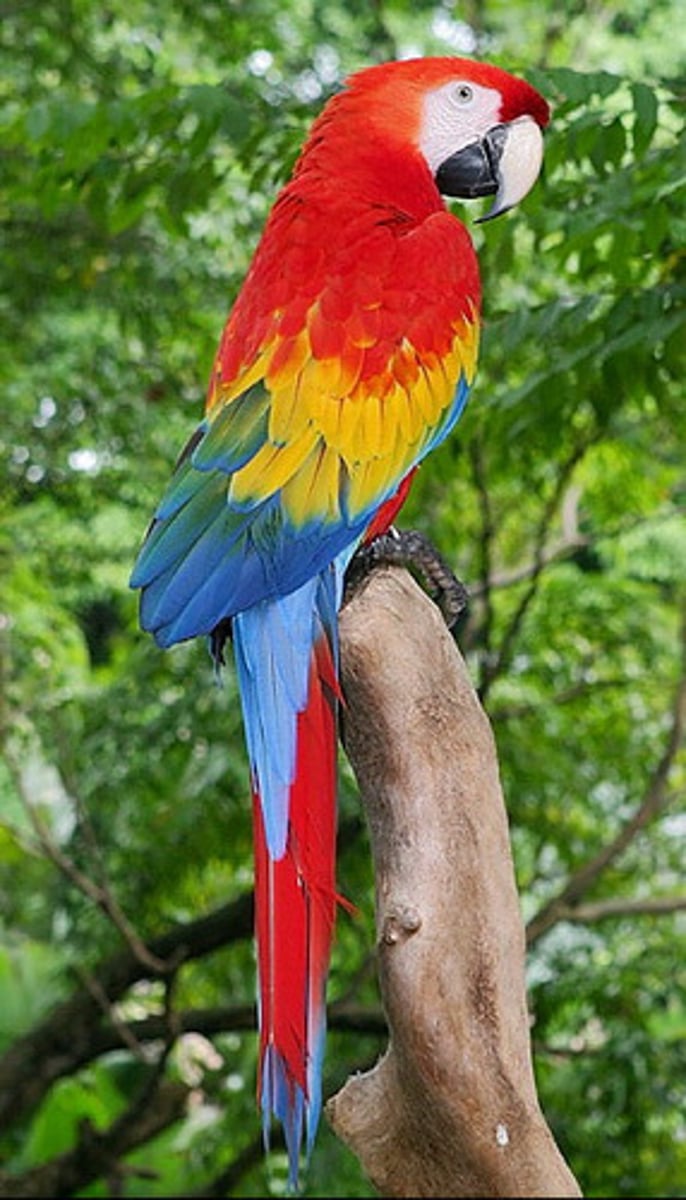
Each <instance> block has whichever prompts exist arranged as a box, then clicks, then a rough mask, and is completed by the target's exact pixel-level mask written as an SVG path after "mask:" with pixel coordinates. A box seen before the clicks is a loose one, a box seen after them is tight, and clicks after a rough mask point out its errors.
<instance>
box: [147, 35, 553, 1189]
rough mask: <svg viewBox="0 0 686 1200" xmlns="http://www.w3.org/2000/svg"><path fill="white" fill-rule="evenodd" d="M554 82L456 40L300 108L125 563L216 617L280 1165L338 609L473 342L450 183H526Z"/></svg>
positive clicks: (288, 1117)
mask: <svg viewBox="0 0 686 1200" xmlns="http://www.w3.org/2000/svg"><path fill="white" fill-rule="evenodd" d="M547 121H548V106H547V104H546V102H545V100H544V99H543V98H542V97H541V96H540V95H539V93H538V92H537V91H535V90H534V88H532V87H531V86H530V85H529V84H528V83H526V82H525V81H524V80H522V79H519V78H515V77H514V76H512V75H510V74H508V73H506V72H505V71H503V70H500V69H499V68H497V67H495V66H491V65H488V64H486V63H481V62H475V61H471V60H467V59H461V58H452V57H446V58H424V59H412V60H406V61H402V62H391V63H387V64H383V65H380V66H374V67H370V68H368V69H366V70H362V71H359V72H358V73H357V74H355V75H353V76H352V77H351V78H350V79H348V80H347V82H346V85H345V86H344V88H343V90H341V91H340V92H339V93H338V94H337V95H335V96H334V97H333V98H332V99H331V100H329V102H328V103H327V104H326V106H325V107H324V109H323V111H322V113H321V114H320V116H319V117H318V119H317V120H316V121H315V122H314V125H313V126H312V129H311V132H310V134H309V137H308V138H307V141H306V142H305V144H304V146H303V149H302V151H301V153H300V156H299V158H298V160H297V162H296V165H295V168H294V170H293V174H292V177H291V179H290V180H289V182H288V183H287V184H286V185H285V187H284V188H283V189H282V191H281V192H280V194H279V196H278V197H277V199H276V202H275V204H274V206H273V208H272V211H271V213H270V216H269V218H268V220H267V223H266V227H265V230H264V233H263V235H262V238H261V240H260V242H259V245H258V247H257V249H256V251H255V254H254V257H253V260H252V263H251V266H250V269H249V271H248V273H247V276H246V278H245V281H244V283H243V286H242V288H241V290H240V293H239V295H238V298H237V299H236V302H235V304H234V306H233V309H232V311H231V313H230V315H229V317H228V320H227V322H226V326H225V328H224V332H223V335H222V338H221V341H220V344H219V348H218V351H217V355H216V359H215V362H214V367H213V370H212V375H211V378H210V381H209V388H208V394H207V406H206V411H205V415H204V417H203V419H202V421H201V422H200V424H199V425H198V427H197V429H196V430H195V432H194V433H193V435H192V437H191V438H190V441H189V442H188V444H187V446H186V448H185V450H184V451H183V453H182V454H181V457H180V459H179V461H178V463H177V465H176V469H175V471H174V474H173V476H172V479H171V482H170V484H169V487H168V489H167V491H166V493H165V495H164V496H163V498H162V500H161V503H160V504H159V507H158V508H157V511H156V512H155V515H154V519H153V521H152V524H151V526H150V529H149V531H148V534H147V536H146V538H145V541H144V544H143V546H142V548H141V551H140V554H139V557H138V560H137V563H136V566H135V569H134V572H133V575H132V578H131V584H132V586H133V587H135V588H140V589H141V606H140V619H141V625H142V627H143V629H145V630H149V631H150V632H151V633H152V634H153V635H154V637H155V639H156V641H157V643H158V645H160V646H163V647H166V646H171V645H173V644H174V643H175V642H181V641H184V640H186V639H187V638H193V637H197V636H200V635H207V636H208V637H209V638H210V641H211V646H212V648H213V652H214V654H215V657H217V658H220V657H221V654H222V647H223V643H224V640H225V638H226V636H227V632H228V631H229V630H230V631H231V637H232V641H233V647H234V654H235V664H236V671H237V675H238V682H239V688H240V694H241V701H242V707H243V716H244V724H245V734H246V741H247V747H248V754H249V759H250V770H251V778H252V788H253V796H254V805H253V820H254V836H255V877H256V878H255V883H256V936H257V946H258V975H259V981H258V982H259V1006H258V1008H259V1026H260V1055H259V1086H258V1094H259V1098H260V1103H261V1107H262V1112H263V1121H264V1128H265V1136H267V1135H268V1130H269V1126H270V1124H271V1119H272V1116H273V1115H275V1116H276V1117H277V1118H278V1119H279V1120H280V1121H281V1122H282V1123H283V1127H284V1132H285V1138H286V1143H287V1147H288V1154H289V1160H290V1175H291V1181H292V1183H293V1184H295V1183H296V1181H297V1178H298V1166H299V1156H300V1150H301V1145H302V1141H303V1138H305V1140H306V1143H307V1147H308V1149H309V1148H311V1145H312V1141H313V1138H314V1134H315V1130H316V1127H317V1121H318V1117H319V1113H320V1107H321V1068H322V1054H323V1044H324V1023H325V984H326V975H327V970H328V964H329V953H330V945H331V937H332V930H333V924H334V915H335V907H336V889H335V878H334V876H335V826H336V709H337V704H338V702H339V700H340V689H339V683H338V645H337V614H338V609H339V606H340V603H341V596H342V586H343V579H344V575H345V572H346V569H347V567H348V565H349V563H350V560H351V558H352V556H353V554H354V553H355V551H356V550H357V549H358V547H360V546H361V545H362V544H364V543H365V542H369V540H370V539H371V538H373V537H375V536H376V535H377V534H380V533H383V532H384V530H386V529H387V528H388V527H389V525H390V523H391V522H392V520H393V519H394V517H395V515H396V513H397V511H398V509H399V508H400V505H401V504H402V502H403V500H404V499H405V496H406V494H407V490H408V487H409V483H410V481H411V479H412V475H413V473H414V471H415V469H416V467H417V466H418V464H419V463H420V462H421V460H422V459H423V458H424V457H425V456H426V455H427V454H428V453H429V451H431V450H432V449H433V448H434V447H435V446H437V445H438V444H439V443H440V442H442V441H443V439H444V438H445V437H446V436H447V435H448V434H449V433H450V431H451V429H452V428H453V427H454V425H455V423H456V421H457V420H458V418H459V416H460V414H461V412H462V410H463V408H464V405H465V402H466V400H467V396H468V394H469V391H470V388H471V385H472V381H473V378H474V372H475V367H476V360H477V350H478V342H479V309H480V283H479V270H478V265H477V260H476V255H475V252H474V248H473V246H472V242H471V239H470V237H469V234H468V233H467V231H466V229H465V228H464V226H463V225H462V224H461V223H460V222H459V220H457V218H456V217H455V216H454V215H452V214H451V213H450V212H448V211H447V209H446V207H445V204H444V202H443V199H442V196H450V197H458V198H461V199H470V198H474V197H484V196H492V197H494V200H493V205H492V207H491V209H490V211H489V212H488V213H487V215H486V217H485V218H482V219H484V220H486V219H490V218H493V217H496V216H498V215H499V214H500V213H504V212H506V211H507V210H508V209H509V208H511V207H512V206H513V205H515V204H517V203H518V201H520V200H521V199H522V198H523V197H524V196H525V195H526V193H527V192H528V191H529V189H530V188H531V187H532V185H533V184H534V182H535V180H536V177H537V175H538V173H539V170H540V165H541V159H542V133H541V130H542V128H543V127H544V126H545V125H546V123H547Z"/></svg>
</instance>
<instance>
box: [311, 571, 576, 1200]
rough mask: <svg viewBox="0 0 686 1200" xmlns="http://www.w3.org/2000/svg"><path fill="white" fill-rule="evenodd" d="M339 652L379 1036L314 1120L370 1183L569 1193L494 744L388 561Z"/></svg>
mask: <svg viewBox="0 0 686 1200" xmlns="http://www.w3.org/2000/svg"><path fill="white" fill-rule="evenodd" d="M341 656H342V682H343V689H344V693H345V697H346V703H347V707H346V708H345V713H344V735H345V737H344V740H345V744H346V748H347V751H348V754H349V757H350V760H351V762H352V765H353V768H354V770H355V774H356V776H357V779H358V782H359V784H360V789H361V792H362V798H363V801H364V805H365V809H366V812H367V816H368V819H369V824H370V829H371V836H372V849H373V855H374V865H375V881H376V907H377V931H378V941H379V949H378V953H379V974H380V980H381V987H382V993H383V997H384V1005H385V1008H386V1013H387V1017H388V1022H389V1026H390V1030H391V1038H390V1045H389V1048H388V1050H387V1051H386V1053H385V1055H384V1057H383V1058H382V1059H381V1060H380V1062H379V1063H378V1064H377V1065H376V1067H375V1068H374V1069H373V1070H372V1071H370V1072H368V1073H366V1074H364V1075H357V1076H353V1077H351V1078H350V1079H349V1080H348V1082H347V1083H346V1084H345V1086H344V1087H343V1089H342V1090H341V1091H340V1092H338V1093H337V1095H336V1096H334V1097H333V1098H332V1099H331V1100H330V1101H329V1103H328V1105H327V1109H326V1111H327V1115H328V1117H329V1120H330V1121H331V1124H332V1126H333V1128H334V1130H335V1132H336V1133H337V1134H338V1135H339V1136H340V1137H341V1138H342V1139H343V1140H344V1141H345V1142H346V1143H347V1144H348V1145H349V1146H350V1148H351V1149H352V1150H353V1151H354V1153H355V1154H357V1156H358V1157H359V1159H360V1161H361V1163H362V1165H363V1167H364V1169H365V1171H366V1172H367V1174H368V1175H369V1177H370V1178H371V1179H372V1181H373V1182H374V1184H375V1185H376V1187H377V1188H378V1189H379V1191H380V1192H381V1194H382V1195H385V1196H391V1197H392V1196H479V1195H482V1196H483V1195H486V1196H578V1195H579V1194H580V1193H579V1189H578V1185H577V1183H576V1181H575V1179H574V1177H573V1176H572V1174H571V1172H570V1171H569V1168H568V1167H567V1165H566V1163H565V1162H564V1160H563V1158H562V1156H561V1154H560V1152H559V1150H558V1149H557V1147H556V1145H555V1142H554V1141H553V1138H552V1135H551V1133H550V1131H549V1129H548V1126H547V1125H546V1123H545V1121H544V1119H543V1116H542V1114H541V1111H540V1107H539V1104H538V1099H537V1095H536V1088H535V1083H534V1078H533V1072H532V1068H531V1057H530V1042H529V1025H528V1016H527V1008H526V995H525V986H524V932H523V927H522V922H521V918H520V915H519V905H518V897H517V893H516V889H515V882H514V872H513V867H512V860H511V853H510V845H509V839H508V830H507V820H506V815H505V809H504V805H503V799H502V794H501V791H500V784H499V778H498V764H497V758H496V752H495V747H494V742H493V737H492V733H491V729H490V725H489V723H488V720H487V718H486V716H485V714H484V712H483V710H482V708H481V706H480V704H479V702H478V699H477V697H476V694H475V692H474V689H473V687H472V685H471V683H470V681H469V678H468V676H467V672H466V669H465V667H464V664H463V662H462V659H461V657H460V655H459V653H458V651H457V649H456V647H455V644H454V642H453V640H452V638H451V637H450V635H449V633H448V631H447V630H446V629H445V627H444V625H443V622H442V621H441V618H440V616H439V615H438V612H437V610H436V609H435V607H434V606H433V605H432V604H431V603H430V602H429V601H428V600H427V598H426V597H425V596H424V595H423V594H422V592H421V591H420V589H419V588H418V587H417V585H416V584H415V583H414V582H413V581H412V579H411V578H410V577H409V576H408V575H407V574H406V573H405V572H400V571H398V570H397V569H392V570H389V569H384V570H380V571H375V572H374V573H373V574H372V575H371V576H370V577H369V578H368V579H367V580H366V581H365V582H364V584H363V585H362V587H361V588H360V589H359V590H358V591H357V592H356V593H355V595H354V596H353V598H352V600H351V601H350V603H349V604H347V605H346V607H345V608H344V610H343V612H342V614H341Z"/></svg>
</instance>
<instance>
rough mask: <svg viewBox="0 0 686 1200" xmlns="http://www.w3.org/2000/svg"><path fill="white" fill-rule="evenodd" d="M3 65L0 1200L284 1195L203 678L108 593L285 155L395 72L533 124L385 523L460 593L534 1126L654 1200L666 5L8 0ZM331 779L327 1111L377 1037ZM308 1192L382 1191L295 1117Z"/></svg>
mask: <svg viewBox="0 0 686 1200" xmlns="http://www.w3.org/2000/svg"><path fill="white" fill-rule="evenodd" d="M0 41H1V46H2V50H1V52H2V60H3V61H2V68H3V69H2V75H1V81H0V161H1V164H2V171H1V174H0V230H1V234H2V255H1V257H0V282H1V289H0V305H1V310H0V311H1V316H2V319H1V321H0V342H1V352H0V381H1V388H2V390H1V392H0V404H1V409H0V411H1V413H2V420H1V422H0V450H1V453H2V472H1V475H0V487H1V491H0V506H1V514H2V522H1V526H0V676H1V685H2V686H1V693H2V694H1V698H0V738H1V741H2V759H1V761H0V1054H1V1055H2V1057H1V1058H0V1164H1V1166H0V1195H6V1196H21V1195H35V1196H55V1195H59V1196H63V1197H66V1196H72V1195H74V1196H161V1197H162V1196H173V1195H184V1196H234V1195H235V1196H251V1195H263V1194H274V1195H278V1194H282V1193H283V1192H284V1191H285V1188H286V1168H285V1163H284V1158H283V1155H282V1154H281V1152H280V1150H279V1146H278V1140H277V1143H276V1149H275V1151H274V1153H272V1155H271V1156H270V1157H269V1159H268V1160H266V1161H265V1159H264V1156H263V1153H262V1146H261V1138H260V1130H259V1123H258V1118H257V1113H256V1108H255V1048H256V1041H255V1036H254V1032H253V1024H254V1018H253V1002H254V975H255V964H254V955H253V948H252V938H251V908H250V903H251V902H250V890H251V881H252V861H251V834H250V819H249V787H248V772H247V765H246V759H245V754H244V748H243V741H242V732H241V725H240V715H239V709H238V704H237V698H236V689H235V684H234V677H233V669H232V666H231V664H229V665H228V666H227V669H226V670H225V672H224V674H223V682H222V685H221V686H216V684H215V681H214V678H213V673H212V667H211V663H210V659H209V656H208V653H207V648H206V646H205V645H203V644H201V643H199V642H198V643H193V644H186V645H183V646H179V647H176V648H175V649H173V650H172V651H168V652H166V653H162V652H161V651H159V650H157V649H156V647H155V646H154V644H153V642H152V639H151V638H150V637H148V636H146V635H143V634H141V633H140V632H139V631H138V627H137V612H136V598H135V596H134V595H133V593H131V592H130V591H129V590H128V586H127V581H128V576H129V572H130V570H131V566H132V563H133V560H134V557H135V555H136V551H137V547H138V545H139V543H140V539H141V538H142V536H143V533H144V531H145V528H146V525H147V522H148V519H149V517H150V514H151V512H152V510H153V508H154V506H155V504H156V502H157V500H158V498H159V496H160V494H161V492H162V490H163V488H164V487H165V484H166V481H167V479H168V477H169V474H170V470H171V467H172V464H173V462H174V461H175V458H176V455H177V453H178V451H179V450H180V448H181V447H182V445H183V444H184V443H185V441H186V439H187V437H188V436H189V434H190V432H191V431H192V429H193V428H194V427H195V424H196V423H197V421H198V419H199V417H200V415H201V411H202V406H203V400H204V392H205V385H206V381H207V377H208V373H209V370H210V365H211V362H212V357H213V354H214V349H215V346H216V343H217V340H218V337H219V334H220V332H221V328H222V325H223V322H224V319H225V316H226V314H227V312H228V309H229V307H230V304H231V302H232V299H233V297H234V296H235V294H236V291H237V289H238V287H239V285H240V281H241V279H242V277H243V274H244V272H245V269H246V266H247V264H248V262H249V259H250V256H251V253H252V250H253V248H254V246H255V244H256V240H257V238H258V236H259V232H260V229H261V227H262V223H263V221H264V219H265V216H266V213H267V212H268V209H269V207H270V205H271V203H272V202H273V199H274V197H275V194H276V191H277V189H278V187H279V185H280V184H281V183H282V182H283V180H284V179H285V178H286V176H287V174H288V172H289V170H290V167H291V165H292V162H293V159H294V157H295V155H296V153H297V149H298V147H299V145H300V142H301V140H302V138H303V136H304V133H305V131H306V129H307V127H308V125H309V122H310V121H311V119H312V117H313V116H314V114H315V113H316V112H317V111H318V110H319V108H320V107H321V104H322V103H323V101H324V100H325V99H326V97H327V96H328V95H330V94H331V93H332V92H333V91H335V90H336V89H337V88H338V87H339V86H340V84H341V81H342V79H343V77H344V76H345V75H346V73H348V72H349V71H350V70H353V69H355V68H358V67H361V66H364V65H366V64H369V63H371V62H375V61H382V60H387V59H389V58H396V57H405V56H414V55H418V54H427V53H440V54H446V53H447V54H466V55H474V56H477V57H482V58H488V59H490V60H492V61H494V62H496V63H498V64H500V65H501V66H504V67H507V68H508V69H510V70H514V71H517V72H520V73H522V74H524V75H525V76H526V77H527V78H528V79H529V80H530V81H531V82H532V83H534V84H535V85H536V86H538V87H539V88H540V89H541V90H542V91H543V92H544V93H545V95H546V96H547V98H548V99H549V100H550V102H551V104H552V106H553V121H552V125H551V128H550V131H549V133H548V134H547V135H546V157H545V165H544V173H543V177H542V179H541V181H540V183H539V184H538V185H537V187H536V188H535V189H534V191H533V192H532V193H531V195H530V196H529V197H528V198H527V199H526V201H525V202H524V204H523V205H521V206H520V207H519V208H518V209H517V210H516V211H515V212H514V213H511V214H510V215H509V216H507V217H504V218H502V219H500V220H499V221H496V222H494V223H492V224H488V225H486V226H475V225H474V218H475V216H477V215H478V213H479V209H480V206H479V205H478V204H477V205H472V206H470V207H469V208H465V209H464V210H463V211H464V218H465V220H466V221H467V223H468V225H469V227H470V229H471V231H472V234H473V237H474V240H475V242H476V245H477V248H478V252H479V255H480V259H481V263H482V268H483V282H484V296H485V301H484V317H485V326H484V335H483V350H482V357H481V365H480V370H479V374H478V378H477V383H476V386H475V389H474V392H473V395H472V399H471V402H470V407H469V409H468V411H467V413H466V414H465V416H464V417H463V418H462V421H461V423H460V425H459V427H458V429H457V430H456V432H455V434H454V435H453V436H452V437H451V438H450V439H449V442H448V443H447V444H445V445H444V446H443V447H442V448H441V449H440V450H439V451H438V452H436V453H435V454H434V455H433V456H432V457H431V458H430V460H429V461H428V462H427V464H426V465H425V466H424V468H423V469H422V471H421V472H420V474H419V476H418V478H417V480H416V482H415V485H414V489H413V493H412V495H411V498H410V500H409V501H408V503H407V505H406V507H405V510H404V512H403V514H402V522H401V523H402V524H403V525H404V526H405V527H407V528H409V527H413V526H414V527H417V528H419V529H421V530H422V531H423V532H425V533H426V534H427V535H428V536H429V537H430V538H431V539H432V540H433V541H434V542H435V544H436V545H437V546H438V547H439V549H440V550H441V551H442V553H443V554H444V555H445V557H446V558H447V559H448V560H449V562H450V563H451V564H452V566H453V567H454V569H455V570H456V572H457V573H458V574H459V576H460V577H461V578H462V579H463V580H465V582H466V583H467V584H468V586H469V588H470V591H471V593H472V602H471V607H470V613H469V617H468V619H467V621H466V622H465V623H463V626H462V628H461V629H460V631H459V641H460V644H461V646H462V648H463V651H464V652H465V654H466V655H467V659H468V663H469V666H470V670H471V671H472V675H473V679H474V681H475V684H476V685H477V686H478V687H479V689H480V692H481V695H482V697H483V701H484V704H485V706H486V709H487V711H488V713H489V715H490V718H491V721H492V723H493V726H494V731H495V735H496V738H497V743H498V748H499V754H500V762H501V771H502V777H503V783H504V789H505V795H506V800H507V805H508V812H509V818H510V824H511V831H512V843H513V851H514V856H515V864H516V872H517V880H518V885H519V889H520V896H521V904H522V910H523V915H524V918H525V920H526V922H527V930H528V937H529V1001H530V1007H531V1034H532V1041H533V1047H534V1052H535V1063H536V1074H537V1080H538V1086H539V1090H540V1098H541V1103H542V1106H543V1108H544V1111H545V1114H546V1117H547V1119H548V1121H549V1122H550V1124H551V1127H552V1129H553V1131H554V1134H555V1136H556V1138H557V1140H558V1142H559V1144H560V1146H561V1148H562V1150H563V1152H564V1153H565V1155H566V1156H567V1158H568V1160H569V1162H570V1164H571V1166H572V1168H573V1170H574V1171H575V1173H576V1175H577V1177H578V1179H579V1181H580V1184H581V1186H582V1188H583V1189H584V1190H585V1191H586V1192H587V1193H590V1194H592V1195H594V1196H644V1197H648V1196H665V1195H670V1196H678V1195H682V1196H683V1195H686V1119H685V1110H686V1068H685V1059H684V1051H683V1046H684V1037H685V1036H686V990H685V989H686V966H685V961H686V956H685V950H686V912H685V910H686V883H685V881H684V872H683V858H684V850H683V846H684V832H685V830H686V817H685V816H684V795H685V791H686V779H685V766H686V758H685V756H684V747H683V740H684V726H685V724H686V616H685V614H686V523H685V520H684V513H685V509H686V461H685V450H686V406H685V398H684V385H683V372H684V358H685V349H686V337H685V336H684V334H685V328H684V326H685V324H686V318H685V311H684V303H683V301H684V283H685V276H686V262H685V257H684V244H685V241H686V238H685V233H686V228H685V227H686V220H685V209H684V180H685V178H686V171H685V166H686V163H685V159H686V154H685V151H684V140H683V116H684V107H683V102H684V95H685V91H686V87H685V79H684V64H685V62H686V23H685V22H684V19H683V12H682V11H681V6H680V5H679V4H677V0H621V3H620V2H613V0H607V2H603V0H558V2H556V3H554V4H552V3H551V4H542V3H540V2H538V3H534V2H529V0H481V2H480V0H472V2H471V3H466V2H465V3H459V2H450V0H443V2H440V3H439V2H436V0H411V2H410V0H376V2H371V3H362V2H361V0H326V2H320V0H249V2H245V3H243V2H241V0H199V2H196V0H193V3H191V2H190V0H185V2H184V0H181V2H177V3H174V4H163V3H161V2H160V0H100V2H98V3H95V2H94V0H55V3H53V4H50V5H40V6H36V5H33V4H27V3H25V2H22V0H7V2H2V3H0ZM680 73H681V75H680ZM341 186H342V187H345V180H344V179H342V180H341ZM446 750H447V752H449V748H446ZM340 774H341V805H340V853H339V887H340V891H341V892H342V894H344V895H345V896H347V897H349V898H350V899H351V900H352V901H353V902H354V903H355V904H356V905H357V906H358V907H359V909H360V914H359V916H358V917H356V918H353V917H351V916H350V915H349V914H348V913H347V912H344V911H342V912H341V913H340V915H339V920H338V927H337V938H336V944H335V949H334V960H333V967H332V973H331V979H330V987H329V996H330V1000H331V1004H332V1008H331V1015H330V1034H329V1040H328V1049H327V1057H326V1065H325V1089H326V1091H327V1093H329V1092H331V1091H332V1090H333V1089H334V1088H336V1087H337V1086H339V1085H340V1084H341V1083H342V1082H343V1080H344V1079H345V1078H346V1076H347V1074H348V1073H349V1072H350V1071H353V1070H358V1069H361V1068H364V1067H366V1066H368V1065H370V1064H371V1063H373V1062H374V1061H375V1058H376V1056H377V1055H378V1054H379V1052H380V1051H381V1049H382V1048H383V1046H384V1045H385V1034H384V1021H383V1012H382V1010H381V1007H380V1002H379V997H378V992H377V988H376V981H375V970H374V931H373V878H372V871H371V864H370V858H369V847H368V842H367V836H366V830H365V824H364V819H363V816H362V814H361V812H360V808H359V804H358V801H357V797H356V793H355V787H354V780H353V778H352V775H351V772H350V769H349V767H348V766H347V764H346V763H345V760H344V757H343V755H341V770H340ZM146 944H147V949H146ZM305 1194H306V1195H311V1196H350V1197H355V1196H371V1195H373V1194H374V1192H373V1189H372V1188H371V1186H370V1184H369V1183H368V1182H367V1181H366V1180H365V1178H364V1177H363V1175H362V1173H361V1171H360V1169H359V1167H358V1164H357V1162H356V1160H355V1159H354V1158H353V1157H352V1155H351V1154H350V1153H349V1152H348V1151H347V1150H346V1149H345V1148H344V1147H343V1146H342V1145H340V1144H339V1143H338V1142H337V1141H336V1139H335V1138H334V1137H333V1135H332V1134H331V1133H330V1131H329V1130H328V1128H327V1126H326V1122H325V1121H323V1122H322V1128H321V1131H320V1135H319V1137H318V1140H317V1144H316V1148H315V1151H314V1155H313V1158H312V1162H311V1166H310V1170H309V1173H308V1175H307V1182H306V1189H305Z"/></svg>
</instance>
